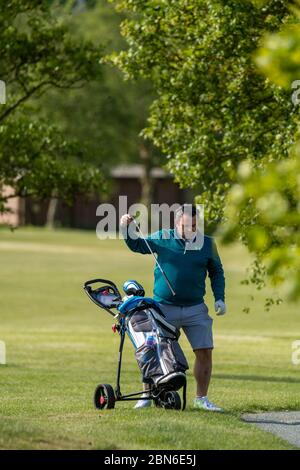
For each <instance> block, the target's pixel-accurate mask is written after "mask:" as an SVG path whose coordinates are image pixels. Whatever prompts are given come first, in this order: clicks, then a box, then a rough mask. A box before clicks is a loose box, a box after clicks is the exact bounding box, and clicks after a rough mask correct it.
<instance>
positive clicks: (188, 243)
mask: <svg viewBox="0 0 300 470" xmlns="http://www.w3.org/2000/svg"><path fill="white" fill-rule="evenodd" d="M132 220H133V218H132V217H131V216H130V215H129V214H125V215H123V216H122V218H121V221H120V226H121V230H122V232H123V235H126V236H125V241H126V244H127V246H128V247H129V248H130V249H131V250H132V251H134V252H137V253H142V254H150V250H149V248H148V247H147V245H146V243H145V241H144V240H143V239H142V238H136V239H133V238H131V237H130V236H129V234H128V226H129V224H130V223H131V222H132ZM199 234H200V232H199V230H198V229H197V209H196V207H195V206H192V205H190V204H184V205H183V206H181V207H180V208H179V210H177V211H176V214H175V228H174V229H170V230H160V231H159V232H156V233H155V234H152V235H150V236H148V237H147V241H148V243H149V245H150V247H151V249H152V251H153V252H155V253H156V254H157V259H158V262H159V263H160V265H161V266H162V268H163V270H164V271H165V273H166V275H167V278H168V279H169V281H170V284H171V286H172V288H173V290H174V291H175V294H176V295H173V294H172V292H171V290H170V288H169V286H168V284H167V283H166V280H165V278H164V277H163V275H162V273H161V271H160V270H159V268H158V266H157V265H156V266H155V269H154V299H155V300H156V301H158V302H159V305H160V308H161V310H162V311H163V313H164V314H165V316H166V319H167V320H168V321H169V322H170V323H172V324H173V325H175V326H176V327H177V328H179V329H180V328H182V329H183V331H184V333H185V334H186V336H187V339H188V340H189V342H190V344H191V347H192V349H193V351H194V354H195V364H194V376H195V379H196V384H197V391H196V397H195V400H194V407H196V408H199V409H203V410H208V411H223V410H222V409H221V408H219V407H218V406H216V405H215V404H213V403H212V402H211V401H209V399H208V396H207V392H208V387H209V382H210V377H211V371H212V349H213V347H214V346H213V335H212V323H213V319H212V318H211V317H210V316H209V314H208V307H207V305H206V304H205V303H204V295H205V279H206V276H207V273H208V275H209V277H210V283H211V287H212V291H213V294H214V298H215V311H216V312H217V315H224V314H225V313H226V305H225V303H224V302H225V278H224V271H223V267H222V263H221V260H220V257H219V254H218V250H217V247H216V243H215V241H214V239H213V238H212V237H209V236H207V235H204V234H203V244H199V243H198V246H197V243H194V245H195V246H193V242H195V240H196V239H197V238H196V237H197V235H198V237H199ZM198 240H199V238H198ZM145 390H146V388H145ZM145 393H147V392H145ZM147 406H151V401H150V400H143V399H141V400H139V401H138V403H137V404H136V408H143V407H147Z"/></svg>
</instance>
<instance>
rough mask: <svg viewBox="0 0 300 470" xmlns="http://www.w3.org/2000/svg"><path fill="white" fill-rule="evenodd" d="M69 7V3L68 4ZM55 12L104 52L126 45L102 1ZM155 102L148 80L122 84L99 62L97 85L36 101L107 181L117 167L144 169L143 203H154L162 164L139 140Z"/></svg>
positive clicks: (116, 17)
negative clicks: (155, 172)
mask: <svg viewBox="0 0 300 470" xmlns="http://www.w3.org/2000/svg"><path fill="white" fill-rule="evenodd" d="M69 3H70V2H69ZM69 3H67V4H66V5H64V6H63V7H61V6H60V7H59V8H57V9H56V10H55V14H56V16H57V18H58V20H59V21H60V22H63V23H64V24H67V25H68V28H69V30H70V31H71V32H72V34H73V36H74V37H75V38H77V39H79V38H82V40H84V41H86V40H89V41H92V42H93V44H95V45H96V44H99V43H101V44H103V48H104V52H105V53H106V54H108V53H110V52H112V51H113V50H122V49H124V48H125V47H126V43H125V41H124V39H123V38H122V37H121V36H120V32H119V23H120V21H121V20H122V19H123V18H124V15H122V14H118V13H117V12H116V11H115V10H114V8H113V7H112V6H111V5H110V4H108V3H107V2H106V0H101V1H96V2H93V4H92V5H89V3H87V2H85V3H84V8H83V6H82V4H81V8H80V9H79V10H78V6H77V7H76V6H75V8H74V2H71V4H69ZM153 99H154V95H153V91H152V86H151V83H150V82H149V81H146V80H143V79H140V80H138V81H137V82H136V83H131V82H128V81H127V82H125V81H124V79H123V77H122V74H121V72H120V71H119V70H117V69H116V68H115V67H112V65H111V64H105V63H102V80H101V82H91V83H88V84H87V85H86V86H85V87H84V88H83V89H80V90H69V91H68V92H67V93H66V92H64V91H61V90H57V89H55V90H52V91H51V93H49V94H47V95H46V96H45V97H44V99H43V100H38V102H37V103H35V106H36V110H37V113H38V114H39V115H42V116H44V115H48V116H51V119H53V120H55V122H57V123H58V124H59V127H60V128H61V129H62V130H63V132H64V133H65V135H67V136H69V137H70V138H74V136H77V137H78V138H79V139H80V141H81V142H83V143H86V145H87V147H88V148H89V149H90V154H91V162H92V163H94V164H95V165H98V164H99V165H101V167H102V170H103V172H104V174H105V176H106V178H107V179H108V180H109V179H110V170H111V168H112V167H113V166H115V165H117V164H120V163H139V164H142V166H143V168H144V175H143V176H142V180H141V188H142V197H141V199H142V202H144V203H145V204H146V205H150V203H151V201H152V199H151V198H152V195H151V190H152V184H151V176H150V174H151V169H152V167H153V166H155V165H157V164H159V163H160V161H161V160H162V159H161V152H159V151H158V150H157V149H155V148H154V146H153V144H152V143H151V142H150V141H149V140H145V139H143V138H142V137H140V136H139V133H140V131H141V130H142V129H143V128H144V127H145V126H146V123H147V116H148V109H149V106H150V103H151V101H152V100H153Z"/></svg>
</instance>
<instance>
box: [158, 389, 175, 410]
mask: <svg viewBox="0 0 300 470" xmlns="http://www.w3.org/2000/svg"><path fill="white" fill-rule="evenodd" d="M154 403H155V406H157V407H158V408H165V409H166V410H181V398H180V395H179V393H177V392H174V391H167V392H164V393H161V394H160V395H159V396H158V397H157V398H156V399H155V400H154Z"/></svg>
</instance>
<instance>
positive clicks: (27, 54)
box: [0, 0, 104, 211]
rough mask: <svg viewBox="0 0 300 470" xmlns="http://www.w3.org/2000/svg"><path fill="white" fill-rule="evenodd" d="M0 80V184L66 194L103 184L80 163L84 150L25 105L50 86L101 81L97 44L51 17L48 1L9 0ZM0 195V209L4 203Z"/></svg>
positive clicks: (1, 34) (0, 39) (0, 45)
mask: <svg viewBox="0 0 300 470" xmlns="http://www.w3.org/2000/svg"><path fill="white" fill-rule="evenodd" d="M0 17H1V22H2V27H1V31H0V70H1V77H0V78H1V80H4V81H5V83H6V89H7V103H6V104H5V105H1V108H0V136H1V140H0V189H1V187H3V186H4V185H9V186H11V187H12V190H13V194H15V195H21V196H26V195H31V196H36V197H49V196H51V195H52V194H53V193H55V194H56V195H57V196H58V197H64V198H66V199H69V198H70V197H71V196H73V195H74V194H75V193H78V192H85V191H86V190H87V189H89V190H90V191H93V190H99V189H100V187H101V188H102V189H104V186H103V179H102V176H101V173H100V172H99V171H98V170H96V169H95V168H93V167H88V166H87V165H85V164H83V163H82V161H83V159H84V157H85V155H84V152H83V151H82V150H79V145H78V144H76V143H75V142H70V141H68V140H66V139H65V138H64V136H63V135H62V134H61V133H60V132H59V131H58V130H57V129H56V128H55V126H53V124H52V123H51V122H49V121H47V119H46V120H45V122H43V121H40V120H38V119H34V118H33V114H34V113H33V111H32V109H30V108H28V107H26V103H28V101H29V100H30V99H31V98H33V97H40V96H41V94H42V93H44V92H46V91H48V90H49V89H51V88H59V89H70V88H78V87H81V86H83V85H84V84H85V83H86V82H87V81H89V80H92V79H94V80H95V79H97V80H99V79H101V68H102V67H101V65H100V58H101V54H102V48H101V47H95V46H94V45H93V44H92V43H90V42H88V41H82V40H76V39H75V38H74V37H72V36H71V35H70V34H69V33H68V29H67V27H66V26H64V25H61V24H59V23H58V22H57V21H56V20H55V18H54V16H53V15H52V12H51V9H50V6H49V2H47V1H39V2H37V1H30V2H28V1H22V2H20V1H18V0H11V1H9V2H7V3H5V4H4V3H1V5H0ZM5 201H6V199H5V197H3V196H2V199H1V205H0V210H1V211H3V210H4V209H5Z"/></svg>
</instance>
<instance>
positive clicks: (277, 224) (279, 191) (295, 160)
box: [221, 146, 300, 300]
mask: <svg viewBox="0 0 300 470" xmlns="http://www.w3.org/2000/svg"><path fill="white" fill-rule="evenodd" d="M293 152H294V155H293V156H291V157H290V158H288V159H286V160H284V161H281V162H273V163H270V164H269V165H268V166H267V167H266V168H265V170H264V171H258V170H255V169H253V167H252V166H251V164H250V163H249V162H243V163H242V164H241V165H240V167H239V171H238V182H237V183H236V184H235V185H234V186H233V187H232V189H231V190H230V193H229V196H228V206H227V208H226V211H225V216H226V218H227V221H226V223H225V224H224V225H223V227H222V230H221V233H222V236H223V240H224V241H225V242H230V241H233V240H235V239H237V238H239V236H240V235H241V236H242V238H243V241H244V242H245V243H246V244H247V246H248V248H249V250H250V251H251V252H253V253H256V254H257V255H259V257H261V259H262V261H263V264H264V266H265V268H266V274H267V275H268V276H269V277H270V279H271V280H272V282H273V283H274V285H281V284H282V285H283V286H282V287H283V292H284V294H285V295H286V296H287V298H288V299H289V300H297V299H298V298H299V297H300V248H299V246H300V230H299V228H300V205H299V200H300V179H299V174H300V158H299V148H298V146H296V147H295V148H294V149H293ZM244 214H246V219H245V218H244V219H243V215H244Z"/></svg>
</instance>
